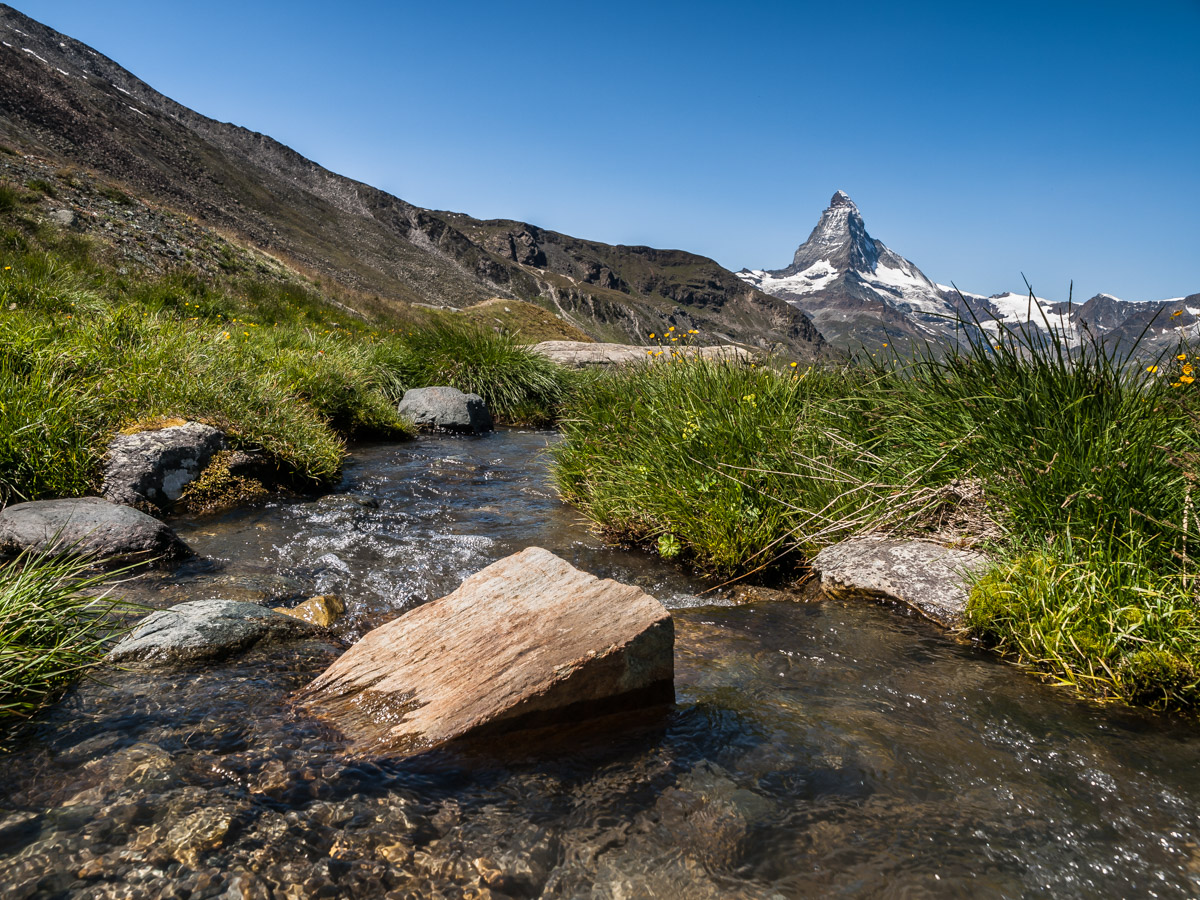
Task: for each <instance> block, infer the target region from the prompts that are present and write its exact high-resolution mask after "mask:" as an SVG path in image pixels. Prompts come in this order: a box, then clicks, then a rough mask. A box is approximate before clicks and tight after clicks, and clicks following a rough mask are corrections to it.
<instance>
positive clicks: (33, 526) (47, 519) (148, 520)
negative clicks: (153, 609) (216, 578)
mask: <svg viewBox="0 0 1200 900" xmlns="http://www.w3.org/2000/svg"><path fill="white" fill-rule="evenodd" d="M22 550H29V551H33V552H48V551H60V552H69V553H78V554H89V555H93V556H96V557H98V558H100V559H104V560H110V561H112V562H114V563H126V562H143V561H148V560H151V559H156V560H172V559H176V558H179V557H182V556H189V555H191V550H190V549H188V546H187V545H186V544H185V543H184V542H183V541H182V540H180V539H179V536H178V535H176V534H175V532H174V531H173V530H172V529H171V528H169V527H168V526H166V525H164V524H163V523H162V522H160V521H158V519H155V518H154V517H153V516H148V515H146V514H145V513H144V512H141V511H140V510H136V509H133V508H132V507H129V506H120V505H118V504H115V503H109V502H108V501H107V500H102V499H100V498H99V497H79V498H75V499H70V500H33V501H30V502H28V503H15V504H13V505H12V506H9V507H7V508H6V509H4V510H3V511H0V554H3V555H10V556H11V555H14V554H17V553H20V552H21V551H22Z"/></svg>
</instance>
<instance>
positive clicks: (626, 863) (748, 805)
mask: <svg viewBox="0 0 1200 900" xmlns="http://www.w3.org/2000/svg"><path fill="white" fill-rule="evenodd" d="M553 439H554V438H553V436H552V435H547V434H540V433H539V434H522V433H517V432H502V433H499V434H497V435H494V436H491V437H488V438H483V439H473V440H463V439H450V438H427V439H423V440H421V441H419V442H416V443H414V444H407V445H399V446H380V447H370V448H363V449H362V450H361V451H360V452H358V453H356V455H355V457H354V459H353V460H352V463H351V465H350V466H348V468H347V473H346V479H345V483H344V484H343V486H342V488H341V489H340V491H339V494H338V495H335V496H333V497H329V498H325V499H323V500H321V501H317V502H315V503H278V504H271V505H269V506H267V507H265V508H261V509H256V510H249V511H242V512H239V513H237V514H233V515H229V516H224V517H219V518H208V519H196V520H194V521H184V522H179V523H176V524H177V525H178V527H179V530H180V531H181V533H182V534H183V535H184V537H185V539H186V540H188V541H189V542H190V543H191V544H192V545H193V546H194V547H195V548H196V549H197V550H199V551H200V552H201V553H202V554H204V555H205V556H206V557H208V558H209V561H207V562H205V563H202V564H194V565H192V566H191V567H189V568H187V569H185V570H182V571H181V572H179V573H178V574H177V575H176V576H175V577H174V578H172V579H170V580H168V582H166V583H165V584H157V583H154V584H152V583H149V582H146V583H143V584H140V585H136V586H133V587H134V588H135V589H136V592H137V594H138V596H141V597H143V598H144V599H147V600H148V601H149V602H153V603H155V604H156V605H166V604H169V603H174V602H179V601H181V600H183V599H188V598H197V597H207V596H229V597H237V598H240V599H258V600H263V601H271V602H275V601H279V602H288V601H291V600H294V599H299V598H300V597H302V596H307V595H310V594H312V593H314V592H337V593H339V594H341V595H342V596H343V597H344V598H345V599H346V600H347V602H348V605H349V608H350V615H349V617H348V620H347V622H346V623H344V624H343V625H342V626H340V630H339V632H338V637H339V638H340V639H342V640H352V639H353V638H354V637H356V636H357V635H358V634H360V633H361V632H362V630H364V629H366V628H369V627H372V626H374V625H376V624H378V623H380V622H382V621H384V620H386V619H387V618H389V617H391V616H392V615H394V614H395V612H396V611H397V610H400V609H403V608H406V607H408V606H411V605H413V604H416V603H421V602H423V601H425V600H428V599H432V598H435V597H438V596H441V595H442V594H444V593H446V592H448V591H449V590H451V589H453V588H454V587H455V586H456V585H457V584H458V583H459V582H460V581H461V580H462V579H463V578H464V577H465V576H466V575H468V574H470V573H472V572H474V571H477V570H478V569H479V568H481V567H483V566H484V565H486V564H487V563H489V562H491V561H493V560H495V559H498V558H500V557H502V556H505V555H507V554H509V553H511V552H514V551H516V550H519V549H521V548H523V547H526V546H529V545H530V544H538V545H541V546H544V547H546V548H548V549H550V550H552V551H554V552H555V553H558V554H559V555H561V556H563V557H565V558H566V559H568V560H569V561H571V562H573V563H574V564H575V565H578V566H580V567H582V568H584V569H587V570H589V571H592V572H594V573H596V574H599V575H605V576H611V577H615V578H619V579H621V580H623V581H631V582H635V583H637V584H639V585H641V586H643V587H644V588H645V589H646V590H648V591H650V592H651V593H653V594H654V595H656V596H658V597H659V598H660V599H663V600H664V601H665V602H667V603H668V604H669V605H672V606H675V607H676V608H677V609H676V631H677V649H676V670H677V686H678V699H679V702H678V705H677V707H676V708H675V710H674V711H673V712H672V713H671V714H670V715H669V716H668V717H667V718H666V719H665V720H652V721H640V720H639V721H637V722H632V721H631V722H626V723H624V724H625V725H628V726H630V727H628V728H624V727H623V728H617V727H615V725H616V724H617V723H613V722H606V723H605V724H604V726H603V727H602V729H600V730H599V731H597V730H592V731H588V732H585V733H582V734H573V735H570V736H563V737H560V738H559V739H558V740H557V742H556V743H554V744H553V745H552V746H550V747H549V748H548V749H545V750H544V751H543V752H542V753H540V755H531V754H530V753H529V752H528V747H523V746H522V747H518V746H516V745H515V741H513V740H509V741H504V742H499V743H498V744H497V746H496V747H494V748H493V752H492V753H491V754H490V755H488V756H486V757H483V756H479V755H474V756H470V757H465V756H461V755H457V756H456V755H454V754H451V753H440V754H432V755H430V756H428V757H425V758H421V759H417V760H410V761H407V762H386V761H382V762H381V761H373V760H353V759H348V758H346V757H345V756H344V755H343V753H342V750H343V745H342V743H341V742H340V741H339V739H338V737H337V736H336V734H333V733H331V732H330V731H328V730H327V729H325V728H323V727H322V726H320V725H318V724H317V723H315V722H313V721H312V720H310V719H308V718H306V717H305V716H304V715H303V714H302V713H299V712H297V711H295V710H294V709H292V708H291V707H290V706H289V705H288V702H287V697H288V695H289V693H290V692H291V691H292V690H294V689H295V688H297V687H299V686H300V685H302V684H304V683H305V682H307V681H308V680H309V679H310V678H312V677H313V676H314V675H315V674H316V673H317V672H319V671H320V670H321V669H323V668H324V666H326V665H327V664H328V663H329V661H330V660H331V659H332V658H333V657H334V656H335V655H336V653H337V652H339V650H338V649H337V648H335V647H334V646H332V645H331V644H325V643H316V642H314V643H310V644H304V645H299V646H297V645H289V646H285V647H278V648H273V649H268V650H260V651H258V652H255V653H252V654H250V655H248V656H246V657H243V658H241V659H239V660H237V661H235V662H232V663H227V664H224V665H221V666H215V667H211V668H207V669H205V668H198V669H194V670H184V671H178V672H170V673H162V672H156V673H150V674H147V673H145V672H137V671H130V672H113V671H108V672H106V673H105V674H104V683H103V684H87V685H84V686H82V687H80V688H78V689H77V690H74V691H73V692H72V693H71V694H70V695H69V696H68V697H67V698H66V699H65V700H64V701H63V702H62V703H61V704H59V705H58V706H57V707H55V708H54V709H53V710H51V711H49V712H48V714H46V715H44V716H43V717H41V719H40V720H39V723H38V725H37V727H36V728H35V729H33V730H32V732H31V735H30V740H29V741H28V743H27V746H26V747H25V748H24V749H23V750H21V751H20V752H18V753H17V754H16V755H14V756H11V757H8V758H6V759H4V760H0V777H2V782H0V891H2V892H3V896H4V897H6V898H8V897H26V896H47V897H49V896H80V897H84V896H86V897H107V896H113V897H118V896H119V897H160V896H177V897H341V896H352V897H382V896H395V897H404V896H408V897H414V898H415V897H435V896H446V897H459V896H475V897H480V896H489V895H490V896H495V897H503V896H517V897H536V896H548V897H613V898H617V897H620V898H633V897H669V898H680V897H684V898H690V897H701V898H704V897H824V896H854V897H961V896H972V897H1026V896H1033V897H1039V896H1040V897H1095V896H1107V897H1134V896H1137V897H1151V896H1193V895H1195V894H1196V893H1198V892H1200V848H1198V847H1197V835H1198V834H1200V825H1198V822H1197V819H1198V815H1200V814H1198V813H1197V810H1198V809H1200V774H1198V770H1200V767H1198V766H1197V765H1196V759H1197V751H1198V750H1200V728H1197V727H1196V726H1195V725H1194V724H1193V723H1190V722H1179V721H1172V720H1169V719H1166V718H1161V717H1153V716H1148V715H1142V714H1138V713H1133V712H1129V711H1122V710H1119V709H1101V708H1097V707H1094V706H1090V705H1087V704H1083V703H1079V702H1076V701H1072V700H1070V699H1069V698H1067V697H1066V696H1064V695H1063V694H1062V693H1061V692H1059V691H1056V690H1054V689H1052V688H1049V687H1046V686H1043V685H1040V684H1038V683H1037V682H1035V681H1033V680H1032V679H1030V678H1028V677H1026V676H1024V675H1022V674H1021V673H1019V672H1017V671H1015V670H1013V669H1012V668H1010V667H1007V666H1004V665H1002V664H1000V663H997V662H996V661H994V660H993V659H991V658H990V657H988V656H987V655H985V654H981V653H977V652H975V651H973V650H971V649H970V648H967V647H962V646H958V645H955V644H953V643H951V642H950V641H948V640H946V639H945V638H944V637H943V636H942V635H940V634H939V633H938V632H937V631H936V630H935V629H934V628H933V627H932V626H929V625H927V624H925V623H924V622H922V621H919V620H916V619H913V618H911V617H909V616H906V615H904V614H902V613H900V612H898V611H896V610H891V609H885V608H881V607H876V606H873V605H869V604H859V605H856V604H836V603H830V602H826V603H823V604H808V605H804V604H791V603H763V604H758V605H754V606H742V607H719V606H700V605H698V601H697V598H696V595H697V594H698V593H699V592H700V591H702V590H703V588H704V585H702V584H699V583H696V582H689V580H688V579H687V578H685V577H683V576H682V575H680V573H678V572H676V571H675V570H674V569H673V568H671V567H669V566H664V565H661V564H657V563H655V562H654V561H653V560H650V559H647V558H645V557H643V556H640V555H637V554H626V553H620V552H615V551H611V550H607V549H605V548H603V547H602V546H601V545H600V544H599V543H598V542H597V541H596V540H595V539H594V538H593V537H591V536H589V535H588V534H587V532H586V530H585V529H584V528H583V527H582V526H581V525H580V523H579V522H578V517H577V515H576V514H575V513H574V512H573V511H572V510H570V509H568V508H565V507H563V506H562V505H561V504H559V503H558V502H557V501H556V500H555V499H554V497H553V492H552V490H551V488H550V487H549V485H548V483H547V480H546V476H545V468H544V460H543V459H542V457H541V456H540V452H541V450H542V449H543V448H544V447H545V446H546V445H547V443H548V442H549V441H551V440H553ZM709 596H710V597H711V595H709Z"/></svg>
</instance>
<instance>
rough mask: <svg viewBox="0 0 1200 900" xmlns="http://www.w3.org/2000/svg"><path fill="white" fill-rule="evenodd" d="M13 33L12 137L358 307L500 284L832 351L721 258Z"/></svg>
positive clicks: (525, 293)
mask: <svg viewBox="0 0 1200 900" xmlns="http://www.w3.org/2000/svg"><path fill="white" fill-rule="evenodd" d="M18 35H19V37H18ZM4 36H7V37H8V38H9V40H6V41H0V110H2V111H3V112H2V113H0V143H2V144H5V145H7V146H9V147H12V148H14V149H18V150H19V151H20V152H22V153H25V154H36V155H39V156H41V157H44V158H45V159H48V160H54V161H55V163H56V164H57V165H67V166H74V167H76V168H80V169H88V170H91V171H95V172H97V173H100V174H101V175H103V176H104V177H105V178H108V179H111V180H114V181H117V182H119V183H120V189H121V190H122V191H123V192H124V193H125V194H127V195H129V196H131V197H137V198H141V199H143V200H146V201H149V202H152V203H153V204H160V205H162V206H164V207H166V208H170V209H174V210H177V211H179V212H180V213H183V214H186V215H188V216H191V217H193V218H194V219H195V221H196V222H198V223H199V224H201V225H204V226H205V227H207V228H209V229H217V230H220V231H222V232H223V233H225V234H226V235H228V236H231V237H235V238H236V240H237V242H239V243H241V244H244V245H245V246H247V247H253V248H255V251H256V252H258V253H260V254H263V255H266V256H269V257H272V258H274V259H276V260H279V261H282V262H283V263H285V264H286V265H287V266H289V267H290V268H293V269H296V270H299V271H303V272H306V273H309V274H311V275H313V276H315V277H316V278H318V279H319V280H320V281H321V282H322V284H323V285H325V286H326V289H327V291H328V292H330V293H333V292H335V291H334V289H333V288H332V287H331V286H332V285H337V288H336V290H337V291H340V292H344V293H345V294H346V295H347V303H348V304H349V305H351V306H353V307H354V308H357V309H362V308H363V307H361V306H359V305H358V304H359V301H360V300H363V299H369V300H370V302H371V303H373V304H375V305H376V306H379V305H382V306H384V307H390V308H395V309H398V310H402V309H404V308H406V307H408V306H409V305H411V304H414V303H423V304H428V305H431V306H434V307H446V306H449V307H456V308H463V307H467V306H471V305H474V304H476V303H479V302H482V301H485V300H488V299H491V298H493V297H502V298H504V299H506V300H523V301H528V302H532V303H536V304H538V305H541V306H543V307H544V308H546V309H549V310H551V311H553V312H556V313H558V314H560V315H562V316H563V317H564V318H566V319H567V320H568V321H570V322H571V323H572V324H574V325H575V326H576V327H578V328H580V329H581V330H583V331H585V332H586V333H588V334H589V335H591V336H592V337H595V338H601V339H615V340H620V341H623V342H629V341H631V340H638V339H640V338H641V336H643V335H645V334H647V333H649V332H651V331H656V332H657V331H662V330H665V328H667V327H668V326H670V325H672V324H674V325H676V327H679V328H682V329H687V328H693V327H695V328H699V329H701V331H702V332H703V333H704V334H705V335H708V336H712V337H713V338H714V339H718V338H721V336H724V337H723V338H722V339H728V340H733V341H737V342H741V343H745V344H749V345H752V346H757V347H761V348H764V349H771V348H774V347H780V348H782V349H783V350H785V351H786V352H788V353H792V354H803V355H813V354H816V353H819V352H821V343H822V342H821V338H820V335H819V334H818V333H817V332H816V330H815V329H814V328H813V327H812V323H811V322H809V321H808V319H806V318H805V317H804V315H803V314H802V313H800V312H798V311H797V310H795V309H793V308H792V307H790V306H789V305H788V304H786V303H784V302H783V301H780V300H777V299H775V298H773V297H769V296H767V295H766V294H762V293H760V292H758V291H756V290H754V289H752V288H749V287H748V286H746V285H744V284H742V283H741V282H740V281H739V280H738V279H737V278H735V277H734V276H733V275H732V273H730V272H728V271H726V270H725V269H723V268H721V267H720V266H719V265H718V264H717V263H716V262H714V261H713V260H710V259H706V258H704V257H700V256H696V255H694V254H689V253H684V252H682V251H675V250H672V251H660V250H653V249H651V248H645V247H613V246H609V245H605V244H602V243H599V242H592V241H582V240H579V239H575V238H570V237H568V236H565V235H556V234H554V233H553V232H544V231H541V230H539V229H537V228H535V227H534V226H532V225H526V224H524V223H519V222H513V223H507V222H501V223H492V222H480V221H479V220H476V219H473V218H471V217H470V216H465V215H462V214H455V213H443V212H436V211H433V210H427V209H422V208H420V207H416V206H413V205H412V204H410V203H406V202H405V201H404V200H401V199H400V198H398V197H394V196H392V195H391V194H388V193H386V192H384V191H381V190H378V189H376V188H373V187H371V186H370V185H366V184H362V183H361V182H357V181H354V180H352V179H349V178H345V177H343V176H340V175H337V174H336V173H333V172H330V171H328V170H326V169H324V168H322V167H321V166H319V165H317V164H316V163H314V162H312V161H311V160H308V159H305V158H304V157H303V156H301V155H300V154H298V153H296V152H295V151H293V150H291V149H290V148H288V147H285V146H283V145H282V144H280V143H279V142H277V141H275V140H272V139H271V138H270V137H268V136H266V135H262V134H257V133H255V132H253V131H249V130H247V129H245V128H239V127H237V126H234V125H231V124H228V123H223V122H216V121H214V120H212V119H209V118H207V117H205V116H202V115H200V114H198V113H196V112H194V111H193V110H190V109H188V108H186V107H184V106H182V105H180V104H178V103H176V102H175V101H173V100H171V99H170V98H168V97H165V96H164V95H162V94H160V93H159V92H157V91H155V90H154V89H153V88H152V87H150V86H149V85H147V84H146V83H145V82H143V81H141V80H140V79H138V78H137V77H136V76H134V75H133V74H132V73H130V72H128V71H126V70H125V69H123V68H122V67H121V66H120V65H118V64H117V63H116V62H114V61H112V60H110V59H107V58H106V57H104V56H103V55H102V54H99V53H97V52H96V51H94V50H92V49H91V48H89V47H86V46H85V45H83V44H81V43H79V42H78V41H74V40H72V39H71V38H70V37H69V36H66V35H62V34H59V33H58V32H56V31H54V30H53V29H49V28H47V27H45V26H43V25H41V24H40V23H38V22H35V21H33V20H31V19H29V18H28V17H25V16H23V15H21V14H20V13H19V12H17V11H16V10H13V9H11V8H8V7H4V6H3V5H0V37H4ZM18 44H19V46H18ZM6 45H11V46H6ZM26 49H28V50H29V51H30V52H28V53H26V52H24V51H25V50H26ZM510 233H511V234H510ZM526 234H537V235H540V237H541V240H543V241H544V242H545V243H546V244H547V245H548V246H551V245H552V246H551V251H550V252H547V253H546V254H544V255H545V259H543V260H541V265H539V264H538V262H539V258H538V256H537V254H536V253H534V254H533V256H532V257H531V256H530V255H529V254H528V253H526V252H525V249H526V248H519V247H517V246H515V245H514V244H513V241H514V240H517V241H519V240H521V239H522V235H526Z"/></svg>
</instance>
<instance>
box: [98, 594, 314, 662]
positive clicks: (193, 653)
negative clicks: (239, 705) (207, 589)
mask: <svg viewBox="0 0 1200 900" xmlns="http://www.w3.org/2000/svg"><path fill="white" fill-rule="evenodd" d="M317 633H318V629H317V628H316V627H315V626H313V625H310V624H309V623H308V622H305V621H302V620H301V619H298V618H296V617H294V616H285V615H284V614H283V613H278V612H275V611H274V610H271V609H264V608H263V607H261V606H259V605H257V604H255V603H239V602H237V601H234V600H193V601H191V602H188V603H180V604H179V605H177V606H172V607H171V608H170V609H160V610H158V611H157V612H153V613H151V614H150V615H148V616H146V618H144V619H142V621H141V622H139V623H138V624H137V627H136V628H134V629H133V631H131V632H130V633H129V634H127V635H126V636H125V637H124V638H122V639H121V641H120V643H118V644H117V645H116V646H115V647H113V649H112V650H110V651H109V654H108V658H109V660H110V661H111V662H119V663H124V662H135V661H136V662H142V663H150V664H155V665H174V664H178V663H188V662H194V661H197V660H209V659H221V658H223V657H226V656H230V655H232V654H234V653H238V652H240V651H243V650H248V649H249V648H250V647H253V646H254V645H256V644H260V643H265V642H268V641H277V640H284V639H287V638H302V637H311V636H313V635H315V634H317Z"/></svg>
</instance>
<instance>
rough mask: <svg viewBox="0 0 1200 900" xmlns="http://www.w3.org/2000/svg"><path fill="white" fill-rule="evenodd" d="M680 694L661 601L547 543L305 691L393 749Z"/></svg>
mask: <svg viewBox="0 0 1200 900" xmlns="http://www.w3.org/2000/svg"><path fill="white" fill-rule="evenodd" d="M673 698H674V624H673V621H672V619H671V614H670V613H669V612H668V611H667V610H666V608H664V607H663V606H662V604H660V603H659V602H658V601H657V600H655V599H654V598H653V597H651V596H650V595H649V594H646V593H644V592H643V591H641V590H639V589H638V588H636V587H632V586H630V585H624V584H619V583H617V582H615V581H611V580H608V579H603V580H602V579H599V578H596V577H595V576H593V575H589V574H588V573H586V572H582V571H580V570H579V569H576V568H575V567H574V566H572V565H570V564H569V563H567V562H565V561H563V560H561V559H559V558H558V557H557V556H555V555H554V554H552V553H550V552H549V551H547V550H543V549H541V548H540V547H531V548H529V549H527V550H524V551H522V552H520V553H517V554H514V555H513V556H510V557H507V558H506V559H502V560H500V561H499V562H496V563H493V564H492V565H490V566H488V567H487V568H486V569H484V570H482V571H481V572H478V573H476V574H475V575H472V576H471V577H470V578H468V579H467V580H466V581H464V582H463V584H462V585H461V586H460V587H459V588H458V590H456V591H454V592H453V593H452V594H449V595H447V596H445V597H442V598H441V599H440V600H435V601H433V602H431V603H428V604H426V605H424V606H420V607H417V608H416V609H413V610H411V611H409V612H407V613H405V614H404V615H402V616H401V617H400V618H398V619H396V620H394V621H392V622H389V623H388V624H386V625H383V626H381V627H379V628H376V629H375V630H374V631H372V632H370V633H369V634H367V635H366V636H365V637H364V638H363V639H362V640H361V641H359V642H358V643H357V644H355V645H354V646H353V647H351V648H350V650H348V651H347V652H346V654H345V655H344V656H342V657H341V659H339V660H338V661H337V662H336V663H334V664H333V665H332V666H330V667H329V668H328V669H327V670H326V671H325V672H324V673H323V674H322V675H321V676H320V677H318V678H317V679H316V680H315V681H313V682H312V683H311V684H310V685H308V687H306V688H305V689H304V690H303V691H302V692H301V694H300V701H301V703H302V704H303V705H304V706H306V707H308V708H309V709H310V710H312V711H313V712H314V713H316V714H317V715H319V716H321V717H322V718H325V719H326V720H328V721H330V722H331V723H333V724H334V725H335V726H336V727H338V728H339V729H340V730H341V731H342V732H343V733H344V734H345V735H346V736H347V737H349V738H351V739H352V740H353V741H354V745H355V750H357V751H360V752H368V753H378V754H387V755H395V754H406V753H411V752H416V751H418V750H421V749H424V748H426V747H429V746H433V745H435V744H440V743H443V742H445V741H449V740H452V739H455V738H460V737H464V736H468V735H479V734H483V733H494V732H499V731H507V730H516V729H519V728H526V727H535V726H544V725H547V724H554V723H556V722H559V721H567V720H577V719H583V718H588V717H590V716H593V715H599V714H607V713H612V712H614V711H618V710H622V709H626V708H635V707H639V706H646V705H653V704H657V703H663V702H670V701H671V700H673Z"/></svg>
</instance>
